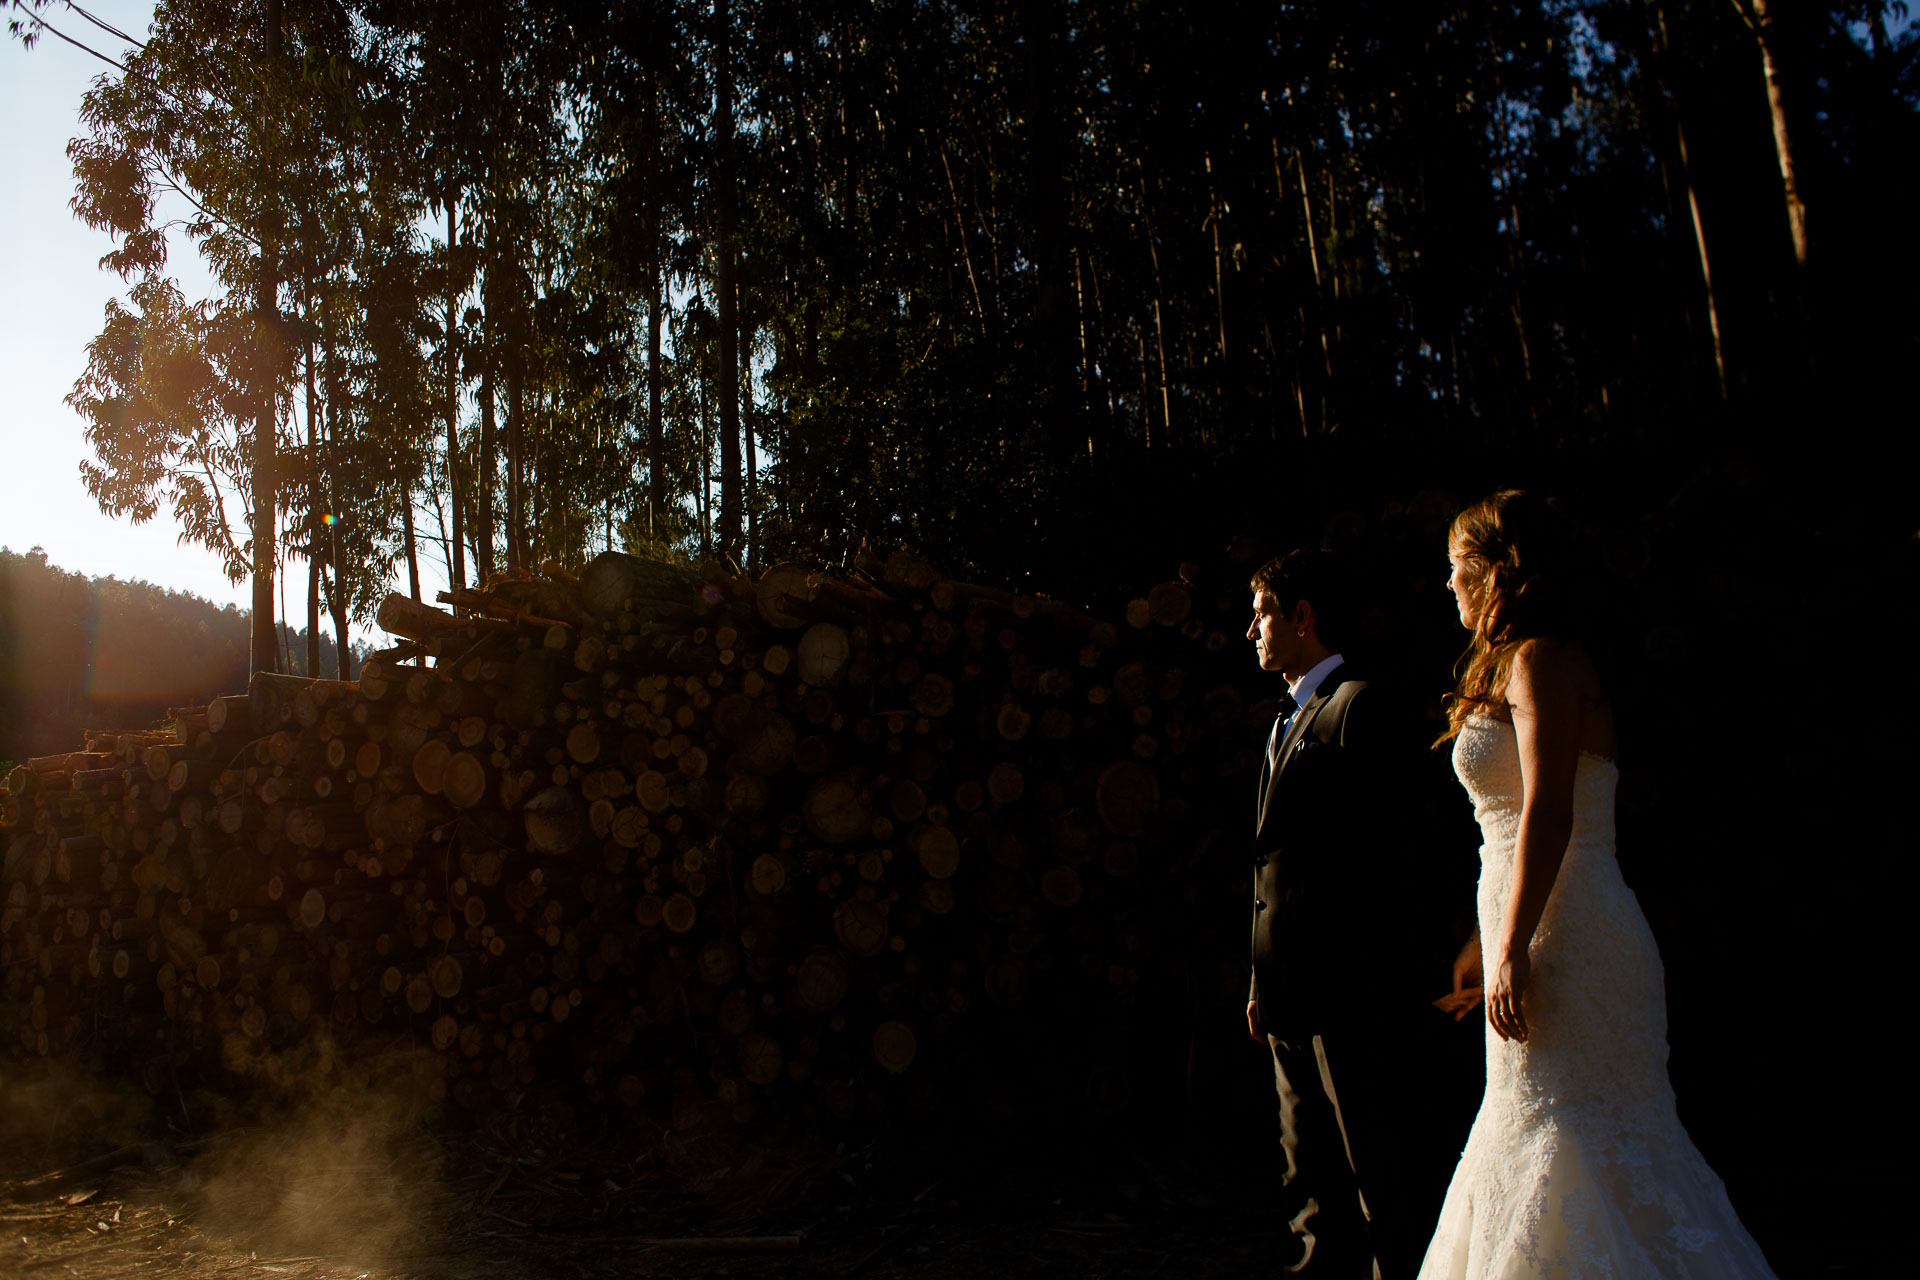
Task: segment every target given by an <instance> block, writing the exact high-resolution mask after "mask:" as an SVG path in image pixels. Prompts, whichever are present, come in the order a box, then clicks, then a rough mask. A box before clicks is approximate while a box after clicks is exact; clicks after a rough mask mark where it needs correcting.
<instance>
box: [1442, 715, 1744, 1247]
mask: <svg viewBox="0 0 1920 1280" xmlns="http://www.w3.org/2000/svg"><path fill="white" fill-rule="evenodd" d="M1453 763H1454V771H1455V772H1456V773H1457V774H1458V775H1459V777H1460V781H1461V783H1462V784H1463V785H1464V786H1465V787H1466V789H1467V793H1468V794H1469V795H1470V796H1471V797H1472V799H1473V807H1474V816H1475V817H1476V818H1477V819H1478V820H1479V823H1480V832H1481V837H1482V840H1483V841H1484V843H1483V844H1482V846H1481V849H1480V892H1479V918H1480V935H1481V937H1483V938H1491V937H1493V936H1494V932H1495V930H1496V928H1497V926H1498V924H1499V921H1500V917H1501V913H1502V911H1503V909H1504V908H1505V905H1506V901H1507V895H1508V891H1509V890H1510V889H1511V887H1512V884H1513V875H1514V850H1515V845H1516V843H1517V841H1518V837H1519V830H1520V800H1521V784H1520V756H1519V749H1518V745H1517V743H1516V741H1515V738H1514V732H1513V728H1512V726H1511V725H1507V724H1504V723H1502V722H1500V721H1497V720H1493V719H1491V718H1488V717H1484V716H1475V717H1472V718H1470V719H1469V720H1468V721H1467V722H1466V724H1465V725H1464V726H1463V727H1462V729H1461V732H1460V735H1459V737H1458V738H1457V739H1455V741H1454V748H1453ZM1618 781H1619V774H1618V771H1617V770H1615V768H1614V766H1613V765H1612V764H1611V763H1610V762H1608V761H1606V760H1603V759H1601V758H1600V757H1598V756H1593V755H1586V754H1583V755H1582V756H1581V757H1580V760H1579V764H1578V766H1577V771H1576V773H1575V778H1574V807H1573V836H1572V839H1571V840H1569V841H1568V844H1567V854H1566V858H1565V860H1564V861H1563V862H1562V863H1561V866H1560V874H1559V876H1558V878H1557V879H1556V880H1555V881H1554V886H1553V893H1552V895H1551V896H1550V897H1549V898H1548V900H1547V907H1546V912H1545V914H1544V915H1543V916H1542V917H1541V921H1540V927H1539V930H1538V931H1537V932H1536V933H1535V934H1534V938H1533V943H1532V945H1531V946H1530V947H1529V949H1528V950H1529V954H1530V956H1531V958H1532V961H1533V976H1532V981H1531V984H1530V986H1529V987H1528V989H1527V992H1526V996H1525V1000H1526V1006H1525V1007H1526V1015H1527V1028H1528V1039H1527V1041H1526V1043H1524V1044H1522V1043H1519V1042H1517V1041H1506V1040H1502V1039H1501V1038H1500V1037H1499V1036H1498V1035H1496V1034H1495V1033H1494V1030H1493V1028H1492V1027H1491V1026H1488V1027H1487V1029H1486V1037H1487V1091H1486V1096H1485V1098H1484V1099H1483V1100H1482V1101H1481V1104H1480V1113H1479V1115H1478V1117H1477V1118H1476V1119H1475V1120H1474V1123H1473V1130H1472V1132H1471V1134H1470V1135H1469V1136H1468V1138H1467V1146H1466V1150H1465V1152H1464V1153H1463V1154H1462V1155H1461V1157H1460V1164H1459V1166H1458V1167H1457V1168H1456V1170H1455V1172H1454V1175H1453V1182H1452V1183H1451V1185H1450V1186H1449V1187H1448V1190H1447V1198H1446V1203H1445V1206H1444V1207H1443V1208H1442V1210H1441V1213H1440V1223H1439V1226H1438V1228H1437V1229H1436V1231H1435V1233H1434V1237H1433V1241H1432V1243H1431V1244H1430V1245H1429V1246H1428V1248H1427V1255H1426V1261H1425V1264H1424V1265H1423V1266H1422V1267H1421V1269H1420V1276H1421V1280H1519V1278H1520V1277H1552V1278H1553V1280H1590V1278H1597V1277H1606V1278H1607V1280H1651V1278H1653V1277H1673V1278H1675V1280H1678V1278H1680V1277H1685V1278H1686V1280H1708V1278H1720V1277H1728V1278H1731V1277H1771V1276H1772V1275H1773V1272H1772V1271H1771V1270H1770V1269H1769V1268H1768V1266H1767V1262H1766V1259H1765V1257H1764V1256H1763V1255H1762V1254H1761V1252H1760V1248H1759V1246H1758V1245H1757V1244H1755V1243H1754V1240H1753V1237H1752V1236H1751V1235H1749V1234H1748V1233H1747V1230H1746V1228H1744V1227H1743V1226H1741V1224H1740V1219H1739V1218H1738V1217H1737V1216H1736V1215H1735V1214H1734V1211H1733V1206H1732V1204H1731V1203H1729V1202H1728V1200H1727V1192H1726V1187H1725V1186H1724V1184H1722V1183H1721V1181H1720V1179H1719V1178H1718V1177H1717V1176H1716V1175H1715V1174H1714V1172H1713V1170H1712V1169H1710V1168H1708V1167H1707V1163H1706V1161H1705V1160H1704V1159H1703V1158H1702V1157H1701V1155H1700V1152H1699V1149H1698V1148H1696V1147H1695V1146H1694V1145H1693V1141H1692V1139H1690V1138H1689V1137H1688V1136H1687V1133H1686V1130H1685V1129H1684V1128H1682V1127H1681V1124H1680V1117H1679V1115H1678V1113H1677V1112H1676V1111H1675V1109H1674V1097H1673V1086H1672V1085H1671V1084H1670V1083H1669V1082H1668V1079H1667V1006H1666V990H1665V977H1664V973H1663V971H1662V968H1661V964H1660V952H1659V950H1658V949H1657V948H1656V947H1655V945H1654V941H1653V933H1652V931H1651V930H1649V929H1648V927H1647V921H1646V917H1645V916H1644V915H1643V914H1641V911H1640V904H1639V903H1638V902H1637V901H1636V900H1635V899H1634V896H1633V891H1632V890H1630V889H1629V888H1627V885H1626V882H1625V881H1624V880H1622V879H1621V877H1620V867H1619V864H1618V863H1617V862H1616V861H1615V858H1614V824H1613V798H1614V787H1615V784H1616V783H1617V782H1618Z"/></svg>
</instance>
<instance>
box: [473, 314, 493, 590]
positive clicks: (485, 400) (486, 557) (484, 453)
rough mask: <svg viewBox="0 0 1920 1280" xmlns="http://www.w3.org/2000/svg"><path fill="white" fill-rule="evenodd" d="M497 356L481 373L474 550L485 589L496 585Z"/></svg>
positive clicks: (476, 567)
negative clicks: (495, 458) (477, 517)
mask: <svg viewBox="0 0 1920 1280" xmlns="http://www.w3.org/2000/svg"><path fill="white" fill-rule="evenodd" d="M493 451H494V438H493V354H492V349H491V347H490V346H489V347H488V349H487V362H486V367H485V368H484V369H483V370H482V371H481V373H480V472H479V475H478V477H477V479H478V482H479V486H478V487H479V493H478V495H477V496H478V498H479V500H480V519H479V526H480V527H479V528H478V529H477V530H475V532H474V539H473V549H474V553H475V555H476V556H477V558H478V563H476V564H475V565H474V570H475V571H476V572H477V573H478V574H479V576H480V584H481V585H482V586H485V585H486V584H487V583H489V582H491V581H493V527H494V525H493V464H494V458H493Z"/></svg>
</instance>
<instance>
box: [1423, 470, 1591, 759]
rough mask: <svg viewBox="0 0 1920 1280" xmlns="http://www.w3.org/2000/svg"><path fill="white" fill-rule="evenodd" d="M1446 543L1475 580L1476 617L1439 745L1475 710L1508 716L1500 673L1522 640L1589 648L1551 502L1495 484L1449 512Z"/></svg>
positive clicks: (1562, 523) (1561, 526)
mask: <svg viewBox="0 0 1920 1280" xmlns="http://www.w3.org/2000/svg"><path fill="white" fill-rule="evenodd" d="M1447 542H1448V549H1449V550H1450V551H1451V552H1452V553H1453V554H1455V555H1457V556H1458V557H1459V558H1460V559H1461V561H1462V562H1463V563H1464V564H1465V565H1466V566H1467V569H1468V571H1469V573H1471V574H1472V575H1473V576H1474V577H1475V578H1477V579H1478V585H1477V587H1476V593H1477V596H1478V598H1477V599H1476V600H1475V602H1474V603H1475V605H1476V606H1477V608H1478V612H1479V617H1478V618H1477V619H1476V620H1475V625H1474V629H1473V641H1472V643H1471V644H1470V645H1468V647H1467V651H1466V652H1465V653H1464V654H1462V655H1461V657H1460V661H1459V662H1458V663H1457V664H1455V668H1454V670H1455V674H1456V676H1457V681H1458V682H1457V684H1456V685H1455V687H1454V691H1453V693H1452V695H1451V696H1450V697H1449V698H1448V699H1447V730H1446V732H1445V733H1444V734H1442V735H1441V737H1440V742H1447V741H1450V740H1451V739H1452V738H1454V737H1455V736H1457V735H1458V734H1459V732H1460V726H1461V724H1462V723H1463V722H1464V721H1465V720H1466V718H1467V717H1468V716H1470V715H1472V714H1473V713H1474V712H1475V711H1488V712H1491V713H1492V714H1494V715H1496V716H1505V715H1507V714H1508V707H1507V699H1506V688H1507V678H1508V676H1509V675H1511V674H1512V671H1513V659H1514V655H1515V654H1517V653H1519V651H1520V646H1521V645H1523V644H1525V643H1526V642H1527V641H1529V640H1538V639H1546V638H1550V637H1551V638H1556V639H1568V640H1575V641H1578V642H1581V643H1583V644H1588V647H1589V649H1591V647H1592V646H1591V644H1590V642H1589V638H1588V636H1587V634H1586V633H1587V632H1588V630H1589V628H1588V627H1587V626H1585V625H1583V623H1584V619H1583V617H1582V616H1581V615H1582V614H1583V613H1584V612H1585V610H1583V609H1582V608H1580V604H1581V601H1580V596H1581V595H1582V592H1581V591H1580V590H1579V587H1578V580H1579V578H1580V577H1581V575H1580V574H1579V572H1578V570H1577V566H1576V564H1575V546H1574V540H1573V537H1572V534H1571V531H1570V530H1569V528H1568V521H1567V520H1566V518H1565V516H1564V515H1563V514H1562V513H1561V511H1560V509H1559V506H1558V504H1556V503H1555V502H1553V501H1552V500H1551V499H1547V498H1542V497H1540V496H1539V495H1537V494H1532V493H1528V492H1527V491H1525V490H1523V489H1502V490H1501V491H1500V492H1498V493H1495V494H1492V495H1490V496H1488V497H1485V498H1482V499H1481V500H1480V501H1478V502H1476V503H1474V504H1473V505H1472V506H1470V507H1468V508H1467V509H1466V510H1464V511H1462V512H1461V513H1460V514H1459V515H1457V516H1455V517H1454V518H1453V525H1452V527H1451V528H1450V529H1449V530H1448V531H1447ZM1435 745H1436V746H1437V745H1439V743H1436V744H1435Z"/></svg>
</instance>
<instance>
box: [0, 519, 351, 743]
mask: <svg viewBox="0 0 1920 1280" xmlns="http://www.w3.org/2000/svg"><path fill="white" fill-rule="evenodd" d="M251 627H252V621H251V617H250V615H248V614H246V613H244V612H242V611H240V610H238V609H235V608H234V607H233V606H232V605H227V606H225V607H224V608H223V607H221V606H219V605H215V604H214V603H213V602H212V601H209V600H203V599H202V598H200V597H199V596H196V595H190V594H188V593H186V592H181V591H168V590H166V589H165V588H163V587H156V586H154V585H152V584H151V583H147V582H122V581H120V580H119V579H118V578H111V577H109V578H92V579H89V578H87V577H85V576H84V575H82V574H78V573H68V572H66V571H65V570H63V569H61V568H59V567H58V566H57V565H50V564H48V563H47V556H46V553H45V552H44V551H42V550H41V549H40V548H38V547H35V548H34V549H33V550H31V551H29V552H27V553H25V554H19V553H16V552H14V551H11V550H8V549H6V548H0V761H5V760H21V759H25V758H26V757H28V756H37V755H48V754H51V753H53V752H55V751H67V750H77V749H78V748H79V746H80V735H81V733H82V731H83V730H85V729H91V728H109V727H111V728H136V727H141V726H146V725H151V724H156V723H158V722H159V721H161V720H163V719H164V718H165V717H166V712H167V708H168V707H182V706H194V705H198V704H200V703H204V702H206V701H207V699H209V698H211V697H213V696H214V695H216V694H222V693H239V692H243V691H244V690H245V689H246V687H247V680H248V677H249V674H250V673H249V671H248V653H249V643H248V640H249V635H250V628H251ZM281 632H282V636H281V639H282V642H283V643H282V647H283V652H286V651H290V652H291V657H292V662H293V666H292V670H293V671H294V672H295V674H298V675H306V674H308V672H307V670H306V663H307V633H306V631H305V630H304V629H302V630H299V631H289V630H288V629H287V628H286V627H284V626H283V627H282V628H281ZM359 656H360V654H359V653H358V652H356V653H355V654H354V667H353V669H354V670H355V671H356V672H357V670H358V659H359ZM337 673H338V666H337V663H336V659H335V657H334V647H333V638H332V636H331V635H329V634H327V633H326V632H325V631H322V633H321V636H320V674H322V675H328V676H331V675H335V674H337Z"/></svg>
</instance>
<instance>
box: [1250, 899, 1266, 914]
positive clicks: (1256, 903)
mask: <svg viewBox="0 0 1920 1280" xmlns="http://www.w3.org/2000/svg"><path fill="white" fill-rule="evenodd" d="M1253 909H1254V910H1255V911H1265V910H1266V909H1267V904H1266V903H1264V902H1262V901H1260V899H1258V898H1255V899H1254V900H1253Z"/></svg>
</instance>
